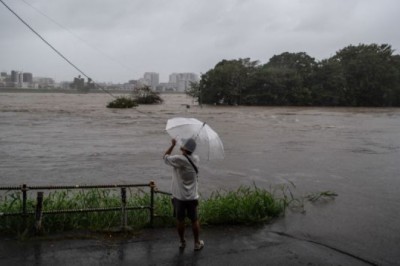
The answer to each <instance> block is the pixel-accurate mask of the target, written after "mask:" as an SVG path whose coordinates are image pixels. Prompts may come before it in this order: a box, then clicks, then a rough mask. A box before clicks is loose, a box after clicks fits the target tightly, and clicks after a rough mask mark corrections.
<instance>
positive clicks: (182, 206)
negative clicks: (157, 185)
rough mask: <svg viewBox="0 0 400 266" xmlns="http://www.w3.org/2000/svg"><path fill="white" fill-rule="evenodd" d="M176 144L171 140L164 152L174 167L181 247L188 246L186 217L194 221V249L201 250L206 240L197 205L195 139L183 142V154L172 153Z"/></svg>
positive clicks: (173, 178)
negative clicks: (202, 238)
mask: <svg viewBox="0 0 400 266" xmlns="http://www.w3.org/2000/svg"><path fill="white" fill-rule="evenodd" d="M175 145H176V140H175V139H172V140H171V146H170V147H169V148H168V150H167V151H166V152H165V154H164V162H165V163H166V164H167V165H170V166H172V167H173V174H172V197H173V198H172V204H173V207H174V216H175V218H176V219H177V230H178V234H179V238H180V245H179V247H180V248H181V249H184V248H185V247H186V240H185V217H188V218H189V219H190V220H191V221H192V230H193V237H194V250H195V251H197V250H201V249H202V248H203V247H204V241H203V240H200V239H199V233H200V224H199V221H198V214H197V206H198V204H199V201H198V199H199V194H198V191H197V172H198V170H197V164H198V162H199V158H198V156H196V155H193V152H194V151H195V149H196V142H195V140H194V139H188V140H186V141H184V142H183V145H182V147H181V152H182V154H181V155H171V152H172V150H173V149H174V147H175Z"/></svg>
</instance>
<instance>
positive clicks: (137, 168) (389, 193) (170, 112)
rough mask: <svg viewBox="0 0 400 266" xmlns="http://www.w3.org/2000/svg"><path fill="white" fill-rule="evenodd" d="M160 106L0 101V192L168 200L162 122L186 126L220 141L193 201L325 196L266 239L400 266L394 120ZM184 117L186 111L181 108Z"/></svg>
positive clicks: (183, 103) (399, 146) (397, 119)
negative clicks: (270, 193)
mask: <svg viewBox="0 0 400 266" xmlns="http://www.w3.org/2000/svg"><path fill="white" fill-rule="evenodd" d="M162 97H163V98H164V100H165V103H164V104H161V105H153V106H140V107H138V108H137V109H126V110H117V109H108V108H105V106H106V104H107V103H108V102H109V101H110V100H112V99H111V98H110V96H109V95H107V94H63V93H0V185H1V186H14V185H20V184H23V183H26V184H28V185H72V184H73V185H76V184H109V183H111V184H115V183H143V182H145V183H146V182H148V181H150V180H154V181H155V182H156V184H157V185H158V187H159V188H160V189H162V190H166V191H168V190H169V185H170V169H169V168H168V167H167V166H165V165H164V163H163V161H162V155H163V153H164V151H165V150H166V149H167V148H168V146H169V144H170V138H169V136H168V135H167V134H166V132H165V124H166V121H167V119H169V118H172V117H178V116H182V117H195V118H198V119H199V120H202V121H206V122H207V123H208V124H209V125H210V126H211V127H212V128H214V129H215V131H217V132H218V133H219V135H220V136H221V139H222V140H223V143H224V146H225V153H226V156H225V159H224V160H221V161H211V162H208V161H203V162H202V164H201V170H200V171H201V173H200V191H201V193H202V194H203V196H207V195H208V194H209V193H210V192H211V191H215V190H217V189H225V190H230V189H236V188H238V187H239V186H241V185H253V184H256V185H257V186H259V187H265V188H269V187H270V186H272V187H274V186H277V185H281V184H288V185H291V184H294V185H295V186H296V188H292V191H293V193H294V194H295V195H296V196H302V195H306V194H309V193H314V192H321V191H327V190H329V191H333V192H335V193H337V194H338V195H339V196H338V197H336V199H335V200H333V201H326V202H325V201H322V202H317V203H314V204H312V203H306V205H305V212H304V213H300V212H291V211H290V212H288V213H287V215H286V216H285V217H284V218H282V219H280V220H279V221H277V222H275V223H273V224H272V225H268V230H277V231H282V232H285V233H287V234H290V235H293V236H296V237H298V238H305V239H311V240H312V241H316V242H321V243H323V244H324V245H328V246H331V247H333V248H337V249H340V250H343V251H345V252H349V253H351V254H355V255H357V256H360V257H363V258H366V259H368V260H370V261H372V262H376V263H377V264H388V265H389V264H396V263H399V261H400V252H399V247H400V223H399V218H400V196H399V189H400V177H399V173H400V109H398V108H301V107H218V106H204V107H203V108H200V107H199V106H197V105H196V104H193V102H192V100H191V98H188V97H187V96H186V95H182V94H164V95H162ZM187 105H190V108H187Z"/></svg>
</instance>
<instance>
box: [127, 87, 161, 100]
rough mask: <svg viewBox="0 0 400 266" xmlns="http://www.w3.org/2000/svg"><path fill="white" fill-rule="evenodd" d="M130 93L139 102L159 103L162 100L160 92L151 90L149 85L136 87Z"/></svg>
mask: <svg viewBox="0 0 400 266" xmlns="http://www.w3.org/2000/svg"><path fill="white" fill-rule="evenodd" d="M132 95H133V97H134V99H135V100H136V102H137V103H139V104H159V103H162V102H163V99H162V98H161V97H160V94H159V93H157V92H154V91H152V90H151V89H150V87H149V86H143V87H141V88H138V89H136V90H135V91H134V92H133V94H132Z"/></svg>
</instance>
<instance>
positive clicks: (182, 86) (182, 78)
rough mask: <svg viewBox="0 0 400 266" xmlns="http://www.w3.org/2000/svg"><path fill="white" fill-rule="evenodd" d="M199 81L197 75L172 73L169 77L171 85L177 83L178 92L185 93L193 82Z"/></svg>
mask: <svg viewBox="0 0 400 266" xmlns="http://www.w3.org/2000/svg"><path fill="white" fill-rule="evenodd" d="M198 81H199V78H198V76H197V75H196V74H195V73H172V74H171V75H169V83H175V84H176V85H175V87H176V91H178V92H184V91H185V90H186V89H188V88H189V86H190V83H191V82H198Z"/></svg>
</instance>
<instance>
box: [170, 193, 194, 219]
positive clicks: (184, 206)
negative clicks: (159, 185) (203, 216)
mask: <svg viewBox="0 0 400 266" xmlns="http://www.w3.org/2000/svg"><path fill="white" fill-rule="evenodd" d="M172 205H173V206H174V217H175V218H176V219H178V221H184V220H185V217H188V218H189V219H190V220H191V221H192V222H195V221H197V219H198V217H197V206H198V205H199V201H198V200H178V199H175V198H173V199H172Z"/></svg>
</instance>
